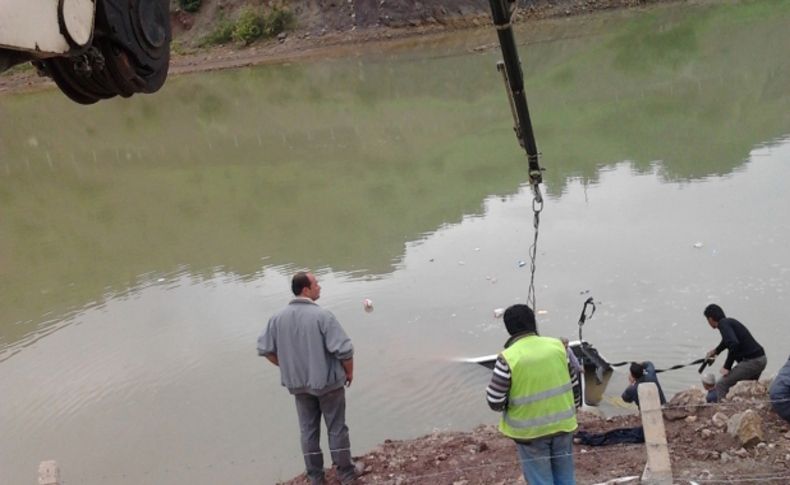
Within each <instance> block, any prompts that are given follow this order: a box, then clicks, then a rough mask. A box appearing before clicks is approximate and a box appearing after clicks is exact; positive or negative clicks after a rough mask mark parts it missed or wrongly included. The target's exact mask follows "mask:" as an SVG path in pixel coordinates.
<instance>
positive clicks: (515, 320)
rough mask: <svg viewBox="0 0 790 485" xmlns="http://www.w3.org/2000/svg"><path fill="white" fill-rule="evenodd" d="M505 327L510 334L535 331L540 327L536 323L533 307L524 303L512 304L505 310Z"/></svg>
mask: <svg viewBox="0 0 790 485" xmlns="http://www.w3.org/2000/svg"><path fill="white" fill-rule="evenodd" d="M503 318H504V320H505V328H507V332H508V333H509V334H510V335H516V334H517V333H522V332H535V333H537V331H538V328H537V325H536V324H535V314H534V313H533V312H532V309H531V308H530V307H528V306H527V305H524V304H523V303H519V304H516V305H511V306H510V307H508V309H507V310H505V315H504V317H503Z"/></svg>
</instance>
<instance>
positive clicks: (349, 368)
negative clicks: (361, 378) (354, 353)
mask: <svg viewBox="0 0 790 485" xmlns="http://www.w3.org/2000/svg"><path fill="white" fill-rule="evenodd" d="M340 363H341V364H342V365H343V370H344V371H346V387H351V381H353V380H354V358H353V357H352V358H350V359H346V360H341V361H340Z"/></svg>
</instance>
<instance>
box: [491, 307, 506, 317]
mask: <svg viewBox="0 0 790 485" xmlns="http://www.w3.org/2000/svg"><path fill="white" fill-rule="evenodd" d="M504 314H505V309H504V308H494V318H501V317H502V315H504Z"/></svg>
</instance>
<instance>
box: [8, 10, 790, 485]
mask: <svg viewBox="0 0 790 485" xmlns="http://www.w3.org/2000/svg"><path fill="white" fill-rule="evenodd" d="M789 21H790V4H788V3H786V2H779V1H760V2H757V1H748V2H747V1H744V2H728V3H727V4H724V5H716V4H710V5H708V4H702V5H690V6H678V5H674V6H667V7H662V8H656V9H650V10H643V11H629V12H618V13H612V14H607V15H594V16H591V17H584V18H570V19H561V20H556V21H548V22H543V23H539V24H530V25H526V26H521V28H520V30H519V32H518V34H517V37H518V40H519V42H520V49H521V54H522V62H523V65H524V73H525V80H526V85H527V95H528V98H529V103H530V110H531V113H532V116H533V124H534V127H535V132H536V138H537V142H538V147H539V149H540V151H541V152H542V154H543V157H542V163H543V164H544V166H545V167H546V173H545V182H546V183H545V192H546V194H547V208H546V209H545V212H544V215H543V220H544V222H543V224H544V225H543V226H542V229H541V231H542V233H541V238H542V239H541V245H540V248H541V252H540V253H539V258H541V259H540V260H539V270H538V277H539V286H538V288H539V298H542V299H539V302H543V303H539V306H540V307H544V308H547V309H548V310H549V313H548V314H547V315H548V316H546V317H544V321H545V322H547V323H548V322H551V323H557V324H558V325H560V326H559V328H558V330H557V333H565V334H569V335H571V336H572V335H573V333H574V332H575V331H576V330H575V318H576V316H577V315H578V308H577V303H580V302H577V300H578V299H583V298H582V297H580V296H579V293H580V292H583V291H586V290H589V289H592V290H593V291H594V294H596V296H598V297H601V295H605V297H604V299H605V300H607V301H605V302H604V304H603V305H602V306H603V308H604V310H603V312H602V314H603V316H604V318H608V320H609V322H611V325H613V327H612V328H611V329H610V331H611V332H614V333H616V334H618V335H620V337H618V338H619V339H621V340H622V345H620V346H614V345H613V346H612V347H611V348H610V349H608V350H609V353H610V355H611V353H612V352H613V351H615V352H616V351H622V352H628V351H634V352H644V351H645V350H646V349H649V348H650V344H649V343H647V342H642V341H638V339H635V338H633V337H634V336H635V335H640V336H643V335H645V333H646V332H649V330H646V329H645V327H647V328H649V329H655V324H654V323H653V322H651V321H649V320H650V318H652V317H654V316H658V314H660V318H661V320H662V321H670V322H678V321H682V322H683V323H684V324H685V322H686V321H695V322H696V323H697V325H695V326H694V329H693V330H689V332H691V333H690V334H684V333H682V332H680V333H678V334H675V335H665V336H664V338H665V340H666V343H667V345H666V346H665V347H664V348H662V350H660V351H658V356H657V357H656V359H658V358H663V359H664V360H665V361H666V362H667V363H668V364H670V363H671V364H674V363H677V361H683V360H685V359H687V358H688V357H692V356H693V355H692V354H693V353H694V352H697V350H698V349H696V348H690V344H689V343H688V342H689V341H690V339H691V340H693V339H698V340H699V339H704V340H706V343H705V345H704V350H707V349H708V348H709V347H711V346H712V345H715V343H716V342H715V335H714V334H711V333H709V331H706V329H705V328H704V327H703V326H702V325H703V324H704V321H702V319H701V317H700V314H701V309H702V308H703V307H704V304H706V303H707V302H708V299H710V298H717V299H719V298H720V300H719V301H720V302H721V303H722V305H723V306H724V307H725V310H726V309H727V308H728V307H733V306H734V307H735V308H737V309H738V310H741V311H742V312H744V313H745V315H742V319H743V320H745V321H747V323H748V322H749V321H751V320H750V316H751V317H752V318H754V319H755V320H760V321H762V322H764V325H765V327H763V328H762V329H761V331H762V332H763V335H765V340H768V338H767V337H768V332H770V331H771V328H772V327H771V325H775V324H776V322H777V321H779V318H780V315H781V314H782V313H781V310H782V305H779V304H777V302H780V301H781V300H783V299H784V298H785V295H786V291H788V288H787V283H786V281H787V279H786V276H787V271H790V269H788V268H790V263H789V262H788V257H787V256H786V254H785V251H784V250H783V248H784V247H786V241H787V238H789V237H790V227H788V223H787V222H785V218H784V217H783V212H784V211H786V209H787V207H788V206H790V199H788V196H787V195H786V191H785V190H784V189H783V185H784V180H786V178H785V177H786V176H787V175H788V171H789V170H790V164H788V162H790V154H789V152H788V145H789V142H788V141H787V137H788V135H790V91H788V89H787V86H790V63H788V62H787V52H788V48H790V30H788V29H787V25H788V22H789ZM494 42H495V35H494V32H493V31H489V30H488V29H486V30H482V31H474V32H463V33H459V34H456V35H452V36H448V37H442V38H431V39H428V40H416V41H414V42H413V43H412V44H410V45H408V46H406V47H400V48H394V49H392V50H387V51H385V52H380V51H374V50H372V49H369V50H366V49H364V48H360V51H359V52H357V53H355V54H354V55H353V56H350V57H348V58H343V59H328V60H324V61H316V62H305V63H292V64H285V65H272V66H261V67H255V68H248V69H240V70H234V71H226V72H217V73H205V74H197V75H190V76H181V77H177V78H173V79H171V80H170V81H168V83H167V85H166V86H165V88H164V89H163V90H162V91H161V92H160V93H158V94H156V95H153V96H145V97H143V96H140V97H135V98H134V99H131V100H113V101H109V102H104V103H100V104H98V105H95V106H91V107H87V108H86V107H80V106H76V105H72V104H70V103H69V102H68V101H67V100H65V98H64V97H63V96H62V95H60V94H59V93H57V92H54V91H47V92H43V93H36V94H25V95H14V96H4V97H2V98H0V207H2V208H1V209H0V310H1V311H0V388H2V389H4V395H5V396H11V397H10V398H4V399H3V400H1V401H2V402H0V419H1V420H2V421H0V434H2V435H3V436H5V437H6V438H5V439H4V440H3V441H4V444H2V445H0V482H3V483H24V480H23V479H22V478H20V477H24V476H28V475H30V474H32V473H33V472H34V471H35V466H36V465H37V463H38V461H40V460H43V459H49V458H54V459H59V460H61V461H65V462H66V463H65V464H64V469H65V470H71V471H73V473H74V474H77V475H79V476H80V478H79V479H78V480H77V481H78V482H79V483H84V484H90V483H99V480H101V477H102V476H106V475H109V476H112V477H114V478H113V480H112V481H113V483H143V482H145V483H189V484H190V485H192V484H195V483H219V482H217V481H216V477H217V476H220V477H222V479H226V481H229V482H239V481H241V480H243V479H247V478H248V477H258V478H260V477H265V479H266V480H270V479H271V480H273V479H276V478H286V477H288V476H290V475H292V474H294V473H296V472H298V471H299V469H300V465H299V464H300V457H299V456H298V442H297V440H296V433H295V430H296V428H295V424H294V422H293V421H294V419H295V417H294V416H293V410H292V409H291V408H292V405H291V403H290V401H289V400H288V398H287V395H285V392H284V391H282V390H281V389H279V382H278V379H277V378H276V374H275V373H274V372H275V371H274V370H273V369H270V368H268V367H266V366H265V365H264V363H262V362H260V361H259V360H255V359H254V355H253V354H254V342H255V337H256V336H257V333H258V331H259V330H260V328H261V327H262V325H263V322H265V319H266V318H267V316H268V315H269V314H270V313H271V312H272V311H274V310H276V308H277V307H278V306H280V305H282V304H284V302H285V301H287V298H288V295H287V278H288V275H289V274H290V273H291V272H293V271H294V270H296V269H298V268H305V267H307V268H313V269H314V270H316V271H317V272H319V273H320V275H321V278H322V279H323V280H324V281H325V283H324V287H325V293H324V294H325V296H324V298H323V300H322V303H324V304H325V305H327V306H329V307H330V308H332V310H333V311H335V312H336V314H338V316H339V318H340V319H341V321H343V322H344V325H346V326H347V330H349V333H350V334H351V335H352V337H353V338H354V340H355V344H356V345H357V347H358V349H359V362H360V364H359V366H360V367H361V368H362V369H364V371H363V377H360V381H359V382H357V383H356V384H355V386H356V387H357V389H355V391H356V392H358V393H360V395H358V396H357V397H356V407H355V404H354V400H353V399H354V397H353V396H350V398H349V399H350V404H349V406H350V412H351V413H353V417H354V419H356V420H357V423H358V424H359V426H358V427H357V428H356V430H358V431H357V433H356V434H355V433H354V431H353V430H355V427H354V426H353V422H352V440H354V443H355V446H359V447H360V452H361V451H362V450H364V449H365V448H366V447H367V448H369V447H371V446H373V445H374V444H375V443H377V442H380V441H382V440H383V439H384V438H387V437H391V436H399V437H409V436H416V435H418V434H422V433H427V432H430V431H431V430H432V429H433V428H434V427H447V428H463V427H466V426H467V425H469V424H470V423H478V422H482V421H484V420H487V419H488V420H492V419H494V417H492V416H491V415H489V413H488V412H487V410H485V409H482V408H481V407H480V404H481V402H478V401H479V397H480V396H479V394H480V393H481V387H484V386H485V381H486V375H484V374H474V375H471V376H470V373H469V371H468V369H467V370H465V371H460V370H458V369H457V368H456V367H452V366H450V365H445V364H442V365H434V364H435V362H434V359H436V358H437V355H436V354H441V355H442V356H445V357H447V356H452V355H454V354H464V355H468V354H487V353H492V352H495V351H496V350H497V348H498V346H499V345H500V344H501V342H500V340H502V337H503V333H502V331H501V329H500V328H499V325H501V322H497V321H491V320H492V319H491V318H490V309H491V308H494V307H499V306H505V305H507V304H509V303H511V302H512V301H515V300H517V299H518V298H521V299H522V300H523V297H524V295H525V293H526V284H527V282H526V280H525V277H526V274H527V273H526V271H521V272H518V270H516V269H514V268H516V267H517V266H516V264H515V262H516V261H517V260H518V259H525V258H526V255H527V251H526V247H527V246H528V244H529V242H531V237H532V232H531V218H530V213H529V207H530V201H529V194H528V192H527V191H526V190H525V189H524V188H523V183H524V182H525V181H526V168H525V165H526V163H525V162H526V161H525V158H524V156H523V154H521V153H519V149H518V146H517V144H516V141H515V138H514V136H513V134H512V127H511V119H510V113H509V109H508V106H507V102H506V98H505V94H504V90H503V87H502V82H501V79H500V78H499V77H498V73H497V72H496V70H495V69H494V64H495V62H496V60H497V59H498V58H499V54H498V52H497V50H496V48H495V45H494V44H493V43H494ZM713 239H715V240H717V241H718V245H717V246H715V249H716V251H717V252H714V253H708V250H709V249H713V248H714V246H713V244H711V243H710V242H709V241H710V240H713ZM702 240H704V241H705V247H704V252H705V253H706V254H707V255H709V256H710V255H711V254H712V255H715V257H716V258H718V259H710V261H708V260H706V261H705V262H700V261H698V260H697V259H693V258H695V257H698V256H699V255H700V254H701V253H702V252H701V251H697V252H696V253H695V252H694V249H689V248H691V247H692V244H693V243H694V242H696V241H702ZM725 242H726V243H727V244H729V246H728V247H725V246H726V244H725ZM757 243H761V244H760V245H759V246H757V247H755V244H757ZM473 249H477V250H479V252H478V251H474V250H473ZM475 258H477V259H475ZM475 261H478V262H477V263H476V262H475ZM541 263H542V264H543V265H542V266H540V264H541ZM568 265H570V266H572V267H567V266H568ZM736 269H737V270H736ZM473 271H474V273H472V272H473ZM728 271H730V272H728ZM736 271H737V272H736ZM495 274H496V275H497V278H498V282H497V283H496V284H494V285H492V284H491V283H490V281H491V280H492V278H491V277H492V275H495ZM485 277H489V278H488V280H486V278H485ZM479 285H486V286H485V287H484V288H483V287H481V286H479ZM481 288H482V289H481ZM371 295H372V296H375V298H374V301H376V302H377V310H376V312H374V314H372V316H367V317H364V316H360V314H359V311H358V310H359V308H358V306H359V301H361V298H364V297H366V296H371ZM657 295H658V296H657ZM744 300H746V301H744ZM378 302H380V303H378ZM607 303H608V304H609V306H608V310H607V309H606V308H607ZM697 307H699V308H697ZM637 310H638V311H639V313H640V314H641V316H640V315H635V314H634V313H633V312H634V311H637ZM647 315H650V316H651V317H650V318H648V317H647ZM364 318H368V320H364ZM599 318H600V317H599ZM360 319H361V320H360ZM448 319H451V321H453V322H454V323H453V325H452V326H450V327H447V326H445V325H444V324H443V323H441V322H447V321H448ZM453 319H454V320H453ZM640 320H641V321H640ZM625 321H627V322H628V324H627V325H626V324H625ZM429 322H430V323H429ZM481 322H484V323H481ZM559 322H562V323H559ZM618 323H622V327H617V326H616V325H617V324H618ZM640 325H643V326H644V327H643V326H640ZM755 325H758V323H755ZM760 325H762V324H760ZM619 329H622V332H619ZM618 332H619V333H618ZM631 332H633V333H631ZM697 332H699V335H697ZM756 333H757V332H756ZM698 337H699V338H698ZM598 338H599V339H600V338H602V337H601V336H599V337H598ZM640 338H641V337H640ZM758 339H759V336H758ZM616 340H617V339H616ZM185 341H186V342H185ZM635 342H636V343H635ZM675 344H680V345H675ZM763 344H764V345H766V348H767V349H768V350H769V359H770V358H771V357H774V358H773V360H771V361H770V362H769V367H771V368H774V369H775V368H776V367H778V365H779V362H780V355H781V354H782V353H784V354H786V353H787V349H786V348H783V347H782V346H781V343H780V342H776V343H774V342H763ZM598 345H599V346H602V345H601V343H598ZM603 347H606V344H605V343H604V345H603ZM437 349H441V350H440V351H438V350H437ZM771 352H774V354H773V355H772V354H771ZM382 355H385V356H387V359H385V360H382V359H381V356H382ZM613 357H614V360H620V359H619V358H618V356H613ZM628 357H630V356H628ZM782 357H784V356H782ZM694 358H696V357H694ZM366 359H367V360H366ZM689 360H692V359H689ZM772 366H773V367H772ZM426 367H430V368H431V370H426ZM434 367H435V368H434ZM407 374H409V375H412V374H419V375H420V377H404V375H407ZM229 376H232V378H229ZM668 379H670V380H671V379H672V378H668ZM694 379H696V377H695V376H691V375H688V376H680V377H677V378H676V381H674V383H673V382H670V384H669V386H670V387H672V386H673V385H674V386H675V387H676V388H677V387H680V386H681V385H687V384H690V383H693V382H696V381H695V380H694ZM436 380H444V381H447V382H448V383H447V384H445V385H446V386H452V392H453V393H454V395H457V396H460V397H464V396H467V397H469V400H467V401H464V400H463V399H462V400H461V401H460V402H458V403H455V404H453V405H452V406H451V408H450V409H446V408H442V407H441V405H440V403H439V402H437V401H440V399H438V398H437V396H436V395H435V394H436V393H441V392H442V389H441V388H438V389H437V388H436V387H435V386H433V385H432V382H435V381H436ZM387 381H389V384H388V385H385V384H383V382H387ZM390 386H392V387H390ZM33 388H36V389H37V390H36V391H32V390H31V389H33ZM393 388H394V389H398V390H399V391H402V392H399V393H398V396H400V397H393V396H392V393H391V390H392V389H393ZM615 391H616V390H615ZM615 394H617V392H615ZM220 396H224V399H223V398H221V397H220ZM272 399H273V400H274V401H271V400H272ZM53 403H60V404H57V405H56V404H53ZM130 403H133V404H130ZM362 403H364V404H362ZM127 407H131V408H133V409H127ZM121 409H123V410H124V411H121ZM218 416H221V418H219V417H218ZM382 416H387V419H383V417H382ZM437 416H441V418H437ZM127 418H128V419H127ZM391 419H397V423H398V424H395V423H393V422H390V420H391ZM196 421H197V425H196ZM88 422H90V423H93V424H91V425H90V426H89V428H90V429H92V430H93V432H94V433H95V435H96V438H97V440H96V441H88V442H85V443H84V444H81V445H75V443H74V442H73V440H74V438H73V437H74V436H77V435H79V434H80V433H82V432H85V427H86V423H88ZM119 422H125V423H126V425H122V424H119ZM164 423H167V424H166V425H165V424H164ZM209 423H211V424H209ZM130 428H134V429H133V430H132V429H130ZM256 429H257V430H258V431H259V432H260V431H262V430H264V431H263V435H264V436H266V439H262V437H261V436H260V433H255V432H254V431H255V430H256ZM247 430H249V431H247ZM101 436H114V437H115V438H114V439H111V440H109V441H110V442H109V443H104V444H102V446H101V447H99V448H101V451H97V441H98V440H99V439H100V438H99V437H101ZM53 437H55V438H57V439H53ZM273 437H276V440H274V439H272V438H273ZM278 440H281V441H282V442H283V443H286V444H287V447H286V448H285V449H284V450H281V449H280V447H278V446H276V443H277V441H278ZM53 441H54V442H56V443H57V444H56V445H53V444H51V443H53ZM45 443H49V444H45ZM130 443H131V444H140V443H145V446H144V447H141V448H144V451H143V450H142V449H141V450H138V451H135V452H134V453H133V459H132V460H131V461H132V462H133V463H134V464H133V465H130V464H128V463H124V461H125V459H124V456H125V455H124V453H125V451H124V450H126V449H127V448H128V446H129V445H130ZM165 449H168V450H173V451H172V452H167V453H165V452H163V451H162V450H165ZM252 457H257V461H254V460H253V458H252ZM231 461H235V462H236V463H237V465H236V466H230V465H229V464H228V463H229V462H231ZM240 461H244V464H243V465H238V462H240ZM212 462H214V463H216V467H212V470H214V471H213V472H212V473H217V475H216V476H214V475H211V474H204V475H201V474H200V473H198V472H196V471H193V469H194V468H196V467H195V466H193V465H196V464H197V463H201V464H211V463H212ZM140 469H145V470H148V471H147V472H146V473H150V474H151V475H150V476H149V478H151V477H152V478H151V479H150V480H149V479H147V478H146V479H144V478H141V476H142V475H140V471H139V470H140ZM163 470H169V472H165V471H163ZM188 470H192V471H188ZM203 471H204V472H205V470H203ZM168 473H169V474H168ZM121 476H123V477H125V478H119V477H121ZM212 476H213V477H214V478H210V477H212ZM199 477H203V478H199ZM124 480H127V481H124ZM201 480H204V481H201ZM28 481H29V480H28ZM267 483H268V481H267Z"/></svg>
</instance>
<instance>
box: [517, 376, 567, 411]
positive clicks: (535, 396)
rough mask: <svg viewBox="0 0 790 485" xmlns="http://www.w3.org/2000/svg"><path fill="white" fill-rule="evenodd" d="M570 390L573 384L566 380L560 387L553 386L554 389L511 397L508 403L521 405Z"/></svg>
mask: <svg viewBox="0 0 790 485" xmlns="http://www.w3.org/2000/svg"><path fill="white" fill-rule="evenodd" d="M571 390H573V384H572V383H570V382H568V383H567V384H563V385H561V386H560V387H555V388H554V389H548V390H546V391H543V392H539V393H537V394H531V395H529V396H522V397H516V398H513V399H511V400H510V404H511V405H512V406H522V405H524V404H530V403H533V402H537V401H542V400H544V399H548V398H550V397H554V396H559V395H560V394H562V393H565V392H568V391H571Z"/></svg>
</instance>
